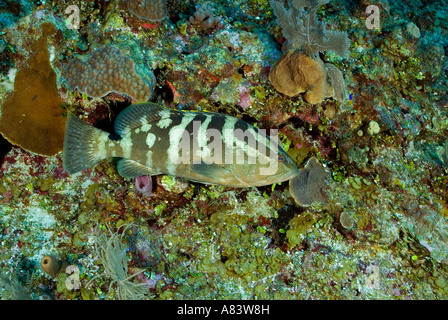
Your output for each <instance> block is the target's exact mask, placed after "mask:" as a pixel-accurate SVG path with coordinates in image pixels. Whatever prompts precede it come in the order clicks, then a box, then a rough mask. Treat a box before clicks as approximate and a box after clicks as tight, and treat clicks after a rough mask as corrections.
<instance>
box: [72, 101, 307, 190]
mask: <svg viewBox="0 0 448 320" xmlns="http://www.w3.org/2000/svg"><path fill="white" fill-rule="evenodd" d="M114 131H115V133H108V132H105V131H103V130H100V129H98V128H95V127H93V126H91V125H89V124H87V123H86V122H84V121H82V120H80V119H79V118H77V117H76V116H74V115H73V114H71V113H69V114H68V118H67V124H66V131H65V140H64V151H63V164H64V169H65V170H66V171H67V172H68V173H69V174H72V173H75V172H79V171H82V170H85V169H87V168H90V167H92V166H94V165H95V164H96V163H98V162H99V161H101V160H103V159H105V158H108V157H120V158H121V159H120V160H119V161H118V163H117V170H118V173H119V174H120V175H121V176H123V177H125V178H134V177H137V176H141V175H150V176H151V175H158V174H170V175H174V176H178V177H182V178H185V179H187V180H191V181H195V182H200V183H205V184H216V185H222V186H228V187H251V186H252V187H257V186H264V185H269V184H274V183H279V182H282V181H286V180H290V179H292V178H294V177H296V176H297V175H298V173H299V169H298V168H297V166H296V164H295V163H294V161H293V160H292V159H291V158H290V157H289V156H288V154H287V153H286V152H285V150H284V149H283V148H282V147H281V146H280V145H279V144H278V143H277V142H278V136H277V130H270V133H269V134H267V132H264V131H265V130H262V129H257V128H255V127H254V126H251V125H250V124H248V123H246V122H244V121H242V120H239V119H237V118H235V117H232V116H229V115H226V114H221V113H214V112H194V111H185V112H184V111H176V110H170V109H167V108H163V107H160V106H158V105H156V104H153V103H148V102H145V103H137V104H133V105H131V106H129V107H127V108H126V109H125V110H123V111H122V112H121V113H120V114H119V115H118V116H117V118H116V120H115V123H114ZM272 132H275V134H274V135H273V134H272Z"/></svg>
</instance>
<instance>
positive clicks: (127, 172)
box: [117, 159, 160, 178]
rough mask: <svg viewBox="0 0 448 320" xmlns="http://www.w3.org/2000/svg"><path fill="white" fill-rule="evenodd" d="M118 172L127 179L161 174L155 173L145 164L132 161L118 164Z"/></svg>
mask: <svg viewBox="0 0 448 320" xmlns="http://www.w3.org/2000/svg"><path fill="white" fill-rule="evenodd" d="M117 170H118V174H119V175H120V176H122V177H125V178H135V177H138V176H144V175H148V176H152V175H155V174H159V173H160V172H154V171H153V170H151V168H149V167H147V166H145V165H144V164H141V163H140V162H137V161H134V160H130V159H121V160H119V161H118V163H117Z"/></svg>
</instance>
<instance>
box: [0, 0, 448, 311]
mask: <svg viewBox="0 0 448 320" xmlns="http://www.w3.org/2000/svg"><path fill="white" fill-rule="evenodd" d="M154 8H155V9H154ZM148 14H152V17H149V16H148ZM447 15H448V7H447V3H446V1H431V2H429V1H425V2H422V1H416V0H415V1H414V0H410V1H405V2H403V1H399V0H381V1H376V2H369V1H342V0H331V1H309V0H308V1H298V0H296V1H283V0H282V1H281V0H275V1H274V0H273V1H267V0H236V1H224V0H218V1H200V0H186V1H177V0H169V1H163V0H161V1H110V0H109V1H107V0H104V1H103V0H102V1H87V2H85V1H77V0H76V1H52V0H46V1H40V2H39V3H38V2H35V1H32V2H31V1H26V0H20V1H18V0H17V1H16V0H4V1H0V26H1V28H2V30H1V32H0V57H1V62H0V106H1V114H0V123H1V129H2V130H1V132H2V135H3V136H4V138H6V139H7V140H8V141H10V144H7V143H6V142H5V143H2V144H1V145H0V147H1V148H2V150H0V151H1V152H0V154H2V155H4V157H3V159H2V161H1V167H0V242H1V246H0V258H1V259H0V261H1V263H0V298H1V299H40V300H42V299H46V300H52V299H55V300H93V299H96V300H99V299H108V300H114V299H136V298H138V299H148V300H149V299H160V300H168V299H176V300H180V299H184V300H193V299H220V300H221V299H254V300H255V299H260V300H264V301H263V303H269V302H266V301H267V300H273V299H276V300H279V299H293V300H294V299H365V300H372V299H397V300H398V299H446V298H447V297H448V282H447V280H446V279H447V277H448V250H447V247H448V246H447V243H448V223H447V222H448V221H447V220H448V207H447V199H448V194H447V192H448V190H447V188H446V185H447V183H448V172H447V165H448V160H447V159H448V139H447V133H448V122H447V119H448V117H447V115H448V108H447V105H448V99H447V95H446V92H447V83H448V74H447V71H448V68H447V63H446V61H447V60H446V53H447V51H448V50H447V49H448V42H447V41H448V40H447V39H448V21H447V20H446V16H447ZM147 17H149V20H147ZM47 31H51V32H47ZM305 31H306V32H305ZM336 38H337V39H338V40H335V39H336ZM347 39H349V40H350V47H348V46H347V44H348V42H347ZM339 40H340V41H339ZM111 48H115V49H111ZM331 48H336V50H329V49H331ZM342 49H344V50H342ZM347 49H348V52H346V51H347ZM118 52H119V53H118ZM95 53H100V54H97V55H95ZM344 53H347V54H344ZM115 55H117V57H118V55H119V57H118V58H117V59H114V61H109V60H111V58H112V57H114V56H115ZM92 56H94V57H95V59H96V60H91V57H92ZM74 61H75V62H74ZM131 61H132V63H131ZM81 65H83V66H84V67H86V66H88V68H87V69H88V70H86V72H85V73H84V72H78V71H79V70H81V69H82V68H83V67H82V66H81ZM94 65H95V66H98V68H96V67H94ZM71 66H73V68H71ZM78 68H79V69H78ZM276 69H277V70H276ZM303 71H307V72H306V73H305V74H304V72H303ZM81 74H82V77H80V75H81ZM80 79H81V80H82V81H81V82H78V80H80ZM103 80H104V81H106V82H107V83H112V84H113V86H112V88H109V87H107V88H102V86H104V83H101V82H102V81H103ZM276 81H280V82H281V84H282V87H280V86H279V85H278V83H277V82H276ZM75 82H76V83H75ZM84 85H86V87H84ZM136 88H138V92H137V89H136ZM282 88H286V89H288V90H286V89H282ZM91 89H98V90H97V91H98V92H97V93H95V92H93V94H92V92H91ZM137 100H138V101H146V100H148V101H147V102H146V103H152V104H156V105H158V106H160V107H163V108H165V109H166V110H171V111H173V112H179V113H183V112H185V111H186V112H193V113H194V112H196V113H197V114H200V115H199V116H198V117H203V119H208V117H207V116H205V115H204V114H206V113H207V112H208V113H212V112H213V113H219V114H223V115H226V116H232V117H233V118H235V119H239V120H241V121H242V122H244V123H247V124H249V125H251V126H253V127H254V128H258V129H267V130H269V129H272V130H274V129H275V130H278V131H277V135H276V136H277V138H278V142H279V143H280V144H281V146H282V147H283V150H284V151H285V155H287V156H288V157H289V158H290V159H291V160H292V161H293V163H294V166H297V168H298V170H300V171H299V173H298V174H297V176H296V177H295V178H294V179H292V180H291V181H290V182H288V181H284V182H282V183H281V184H269V185H266V186H261V187H248V188H233V187H229V186H221V185H207V184H203V183H200V182H192V181H189V180H187V179H183V178H180V177H179V176H177V175H169V174H157V175H154V176H152V177H151V178H148V177H140V176H137V178H129V177H123V176H122V175H120V174H119V172H120V170H121V169H123V167H124V168H125V169H132V168H136V167H138V166H136V163H129V162H121V161H122V160H123V159H119V158H114V157H112V158H109V159H107V160H106V159H105V160H102V161H100V162H99V163H98V164H96V165H92V166H89V167H88V168H85V170H83V171H81V172H78V173H73V174H69V173H68V172H66V171H65V170H64V161H63V154H62V153H61V152H60V151H61V148H62V143H63V140H62V137H63V136H64V126H65V119H66V118H65V116H66V115H70V117H74V118H76V119H79V121H81V122H80V123H87V124H88V125H89V127H91V128H97V130H98V131H96V132H101V137H102V140H100V143H98V144H96V145H92V146H91V147H92V148H93V149H95V150H96V151H101V152H103V151H104V150H106V149H107V147H108V146H109V143H110V144H111V145H113V144H114V143H119V141H120V139H122V140H123V139H124V141H122V142H121V144H122V145H123V146H128V147H129V146H130V145H131V144H130V142H132V139H129V138H126V137H122V135H121V133H124V132H125V129H126V128H125V127H120V126H118V131H120V132H118V133H117V132H114V122H115V120H116V119H117V116H118V114H120V112H122V111H123V110H127V108H128V107H129V106H130V105H132V104H134V103H135V102H137ZM202 111H203V112H202ZM125 114H126V113H125ZM12 115H13V116H14V117H15V118H14V117H12ZM157 116H159V117H160V118H159V119H158V121H157V122H155V123H153V127H154V128H155V127H158V128H168V127H169V126H170V125H171V126H172V125H173V124H177V125H180V124H181V123H182V120H176V121H179V123H172V122H173V121H174V120H173V119H171V118H169V117H164V114H163V113H162V115H159V114H158V115H157ZM123 117H124V116H123ZM192 117H193V116H190V119H191V118H192ZM187 118H188V117H187ZM233 118H231V119H233ZM11 119H19V120H22V119H26V120H27V122H24V121H22V122H21V123H20V124H19V125H18V124H17V123H16V122H14V121H13V120H11ZM184 119H185V118H184ZM118 120H119V119H118ZM139 120H140V127H139V132H140V134H145V139H144V140H141V142H142V143H143V144H145V145H146V147H147V148H146V149H145V148H141V149H139V150H137V151H136V152H137V153H139V152H140V154H139V156H142V157H143V156H144V157H147V158H148V151H150V152H151V156H154V157H156V156H155V155H157V154H165V153H166V152H167V150H168V149H169V148H170V145H171V142H170V141H169V139H168V140H167V139H165V140H162V138H163V136H162V135H161V134H159V135H156V134H153V135H150V134H148V133H153V132H154V131H153V129H154V128H152V127H151V128H150V123H147V121H146V120H147V118H139ZM142 120H145V121H142ZM185 123H186V120H184V124H185ZM157 124H158V125H157ZM202 124H203V123H202ZM204 127H205V125H204ZM37 128H42V129H37ZM44 128H45V129H44ZM133 129H135V130H136V129H137V128H133ZM92 130H93V129H92ZM131 131H132V130H131ZM103 132H105V133H103ZM13 133H14V138H13V135H12V134H13ZM16 136H17V137H18V138H17V139H16V138H15V137H16ZM177 137H179V135H177ZM106 138H107V139H106ZM158 138H160V142H164V144H158V145H159V146H160V145H161V146H160V147H158V148H157V149H151V148H150V147H149V146H150V145H151V146H153V145H156V142H157V141H158ZM3 141H5V140H3ZM201 141H202V142H204V141H205V140H201ZM30 142H32V143H30ZM106 142H108V143H107V144H106ZM209 142H211V141H209ZM11 144H12V146H11ZM124 150H126V151H132V148H124ZM131 156H132V152H131ZM277 156H279V155H277ZM289 158H286V157H284V156H283V155H282V154H280V156H279V157H277V158H276V160H277V161H280V162H281V161H285V159H289ZM125 160H126V159H125ZM120 163H121V165H120ZM146 164H148V163H146ZM201 165H203V164H202V163H200V164H199V168H203V167H202V166H201ZM117 167H118V170H117ZM120 168H121V169H120ZM139 168H140V169H145V168H146V169H147V170H148V166H147V165H144V164H141V163H140V167H139ZM196 168H197V167H196ZM214 169H218V168H216V167H215V168H214ZM199 171H201V170H199ZM141 172H142V171H139V170H137V171H135V172H134V173H141ZM201 172H204V170H202V171H201ZM205 172H207V173H208V174H209V175H213V174H211V172H216V171H207V170H206V171H205ZM149 173H151V172H149ZM151 188H152V190H150V189H151ZM67 265H68V266H67ZM65 266H67V267H65ZM64 267H65V270H63V269H64ZM182 310H183V309H182ZM177 311H179V310H174V311H170V310H166V311H165V312H167V313H170V312H177Z"/></svg>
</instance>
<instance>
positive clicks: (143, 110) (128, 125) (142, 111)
mask: <svg viewBox="0 0 448 320" xmlns="http://www.w3.org/2000/svg"><path fill="white" fill-rule="evenodd" d="M176 112H179V111H175V110H170V109H166V108H163V107H161V106H159V105H157V104H155V103H151V102H144V103H135V104H132V105H130V106H129V107H127V108H126V109H124V110H123V111H121V112H120V114H119V115H118V116H117V119H116V120H115V123H114V130H115V132H116V133H117V134H120V135H122V134H126V133H128V132H129V131H131V130H132V129H135V128H138V127H140V126H142V125H144V124H147V123H152V122H154V121H159V120H160V119H162V118H164V117H169V116H170V115H171V114H173V113H176Z"/></svg>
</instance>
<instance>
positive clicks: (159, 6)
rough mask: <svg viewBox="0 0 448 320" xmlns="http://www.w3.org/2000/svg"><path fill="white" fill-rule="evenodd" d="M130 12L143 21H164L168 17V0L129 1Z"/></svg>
mask: <svg viewBox="0 0 448 320" xmlns="http://www.w3.org/2000/svg"><path fill="white" fill-rule="evenodd" d="M127 5H128V10H129V11H130V12H132V13H133V14H134V15H136V16H137V17H138V18H140V19H143V20H149V21H152V22H159V21H162V20H163V19H164V18H165V17H166V15H167V9H166V0H129V1H127Z"/></svg>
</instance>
